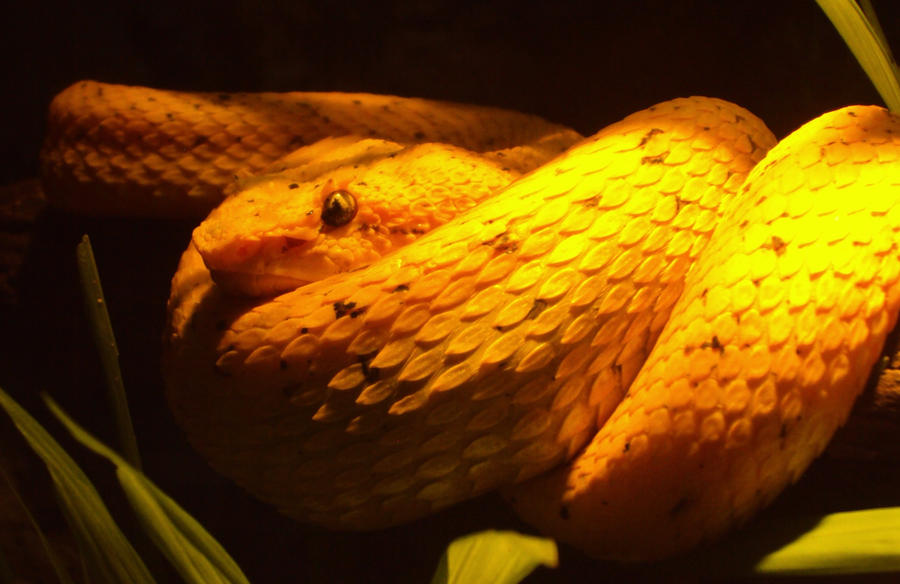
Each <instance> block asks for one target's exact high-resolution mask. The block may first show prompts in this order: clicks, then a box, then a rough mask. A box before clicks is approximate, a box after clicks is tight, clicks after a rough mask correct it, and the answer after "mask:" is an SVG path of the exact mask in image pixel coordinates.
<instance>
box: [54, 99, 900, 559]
mask: <svg viewBox="0 0 900 584" xmlns="http://www.w3.org/2000/svg"><path fill="white" fill-rule="evenodd" d="M43 164H44V180H45V185H46V189H47V191H48V194H50V195H51V196H53V197H55V198H56V200H57V201H58V203H57V204H59V205H60V206H62V207H64V208H70V209H79V210H87V211H89V212H105V213H113V214H126V215H127V214H142V215H151V216H169V215H177V216H198V218H199V217H202V216H203V215H205V214H206V213H208V212H209V211H210V210H212V209H213V208H214V207H216V205H218V204H219V202H220V201H222V199H223V196H224V194H230V195H231V196H230V197H228V198H227V199H225V201H224V202H223V203H222V204H221V205H219V206H218V207H217V208H215V210H213V211H212V212H211V213H210V214H209V216H208V218H206V219H205V220H204V221H203V222H202V223H201V224H200V225H199V226H198V227H197V229H196V230H195V231H194V235H193V240H192V242H191V245H190V246H189V247H188V249H187V251H186V252H185V253H184V255H183V257H182V260H181V264H180V266H179V269H178V272H177V273H176V274H175V277H174V279H173V282H172V293H171V297H170V299H169V323H168V329H167V333H166V339H165V364H164V365H165V374H166V379H167V396H168V399H169V402H170V404H171V407H172V410H173V412H174V414H175V417H176V419H177V420H178V421H179V423H180V424H181V426H182V427H183V428H184V429H185V431H186V433H187V434H188V437H189V438H190V441H191V443H192V444H193V445H194V446H195V447H196V448H197V450H199V451H200V452H201V453H202V454H203V455H204V456H205V457H206V458H207V459H208V460H209V461H210V463H211V464H212V465H213V467H215V468H216V469H218V470H219V471H220V472H222V473H223V474H225V475H227V476H229V477H231V478H232V479H234V480H235V481H236V482H237V483H239V484H240V485H242V486H243V487H245V488H246V489H247V490H249V491H250V492H252V493H254V494H255V495H256V496H258V497H259V498H261V499H263V500H265V501H267V502H270V503H272V504H274V505H275V506H277V507H278V508H279V509H280V510H281V511H282V512H284V513H286V514H288V515H290V516H293V517H296V518H298V519H300V520H303V521H309V522H315V523H319V524H322V525H325V526H327V527H330V528H335V529H375V528H381V527H387V526H390V525H394V524H397V523H400V522H405V521H409V520H412V519H416V518H418V517H422V516H424V515H427V514H429V513H432V512H434V511H436V510H438V509H442V508H445V507H447V506H449V505H451V504H453V503H455V502H458V501H461V500H464V499H467V498H471V497H474V496H477V495H479V494H482V493H485V492H488V491H491V490H495V489H498V488H503V489H505V493H506V495H507V497H508V498H509V500H510V501H511V502H512V504H513V506H514V507H515V508H516V510H517V511H518V512H519V513H520V515H521V516H522V517H523V518H524V519H525V520H526V521H528V522H530V523H532V524H533V525H535V526H536V527H537V528H538V529H540V530H541V531H543V532H544V533H547V534H549V535H551V536H554V537H557V538H559V539H560V540H562V541H566V542H569V543H572V544H573V545H575V546H577V547H579V548H581V549H582V550H584V551H586V552H587V553H589V554H591V555H595V556H600V557H612V558H624V559H649V558H658V557H663V556H667V555H671V554H674V553H678V552H681V551H684V550H686V549H688V548H690V547H692V546H694V545H696V544H697V543H698V542H700V541H703V540H706V539H709V538H712V537H715V536H717V535H719V534H721V533H722V532H724V531H725V530H727V529H728V528H731V527H733V526H734V525H737V524H739V523H741V522H743V521H744V520H746V519H747V518H748V517H750V516H751V515H752V514H753V513H754V512H755V511H757V510H758V509H760V508H761V507H763V506H764V505H766V504H767V503H768V502H770V501H771V500H772V499H773V498H774V497H775V496H776V495H777V494H778V493H779V492H780V491H781V490H782V489H783V488H784V487H785V486H786V485H787V484H789V483H791V482H793V481H795V480H796V479H797V478H798V477H799V476H800V475H801V474H802V472H803V471H804V470H805V468H806V467H807V466H808V465H809V463H810V462H811V461H812V460H813V459H814V458H815V456H817V455H818V454H819V453H820V452H821V451H822V449H824V447H825V445H826V444H827V443H828V440H829V439H830V437H831V435H832V434H833V432H834V431H835V429H836V428H837V427H838V426H839V425H840V424H841V423H842V422H843V421H844V419H845V418H846V416H847V415H848V413H849V411H850V408H851V406H852V403H853V400H854V399H855V397H856V395H857V394H858V393H859V392H860V391H861V389H862V387H863V385H864V383H865V380H866V377H867V375H868V374H869V371H870V370H871V368H872V365H873V364H874V363H875V361H876V359H877V357H878V355H879V352H880V351H881V348H882V346H883V344H884V339H885V336H886V334H887V332H888V331H889V330H890V329H891V328H892V327H893V325H894V322H895V321H896V316H897V311H898V308H900V306H898V304H900V287H898V286H897V280H898V277H900V246H898V243H897V242H898V237H897V231H898V230H900V204H898V203H900V120H898V118H897V117H896V116H893V115H891V114H889V113H888V112H887V111H885V110H884V109H881V108H877V107H862V106H854V107H848V108H844V109H841V110H838V111H835V112H831V113H828V114H825V115H823V116H821V117H820V118H817V119H815V120H813V121H811V122H809V123H808V124H806V125H805V126H803V127H802V128H800V129H799V130H797V131H796V132H794V133H793V134H791V135H790V136H788V137H787V138H785V139H784V140H782V141H781V142H779V143H778V144H777V145H776V139H775V137H774V136H773V135H772V134H771V132H770V131H769V130H768V129H767V128H766V127H765V125H764V123H763V122H762V121H761V120H759V119H758V118H756V117H755V116H754V115H753V114H751V113H750V112H748V111H747V110H745V109H743V108H741V107H739V106H736V105H734V104H731V103H728V102H725V101H722V100H718V99H712V98H703V97H692V98H683V99H675V100H672V101H668V102H664V103H660V104H657V105H655V106H652V107H650V108H647V109H645V110H642V111H639V112H637V113H635V114H632V115H630V116H628V117H626V118H625V119H623V120H622V121H620V122H618V123H615V124H612V125H611V126H609V127H607V128H605V129H603V130H601V131H600V132H598V133H597V134H595V135H593V136H591V137H589V138H586V139H582V138H581V136H579V135H578V134H577V133H575V132H573V131H571V130H568V129H566V128H564V127H562V126H558V125H555V124H551V123H548V122H545V121H543V120H540V119H539V118H535V117H533V116H527V115H523V114H518V113H513V112H506V111H503V110H497V109H493V108H482V107H474V106H462V105H458V104H450V103H443V102H433V101H428V100H417V99H407V98H395V97H387V96H374V95H367V94H315V93H294V94H221V95H215V94H199V93H178V92H166V91H159V90H151V89H145V88H128V87H121V86H113V85H105V84H99V83H94V82H83V83H80V84H76V85H74V86H72V87H71V88H69V89H68V90H66V91H65V92H63V93H62V94H60V96H58V97H57V99H56V100H55V101H54V103H53V104H52V106H51V113H50V124H49V130H48V139H47V142H46V145H45V150H44V153H43ZM547 471H549V472H547ZM542 473H545V474H542ZM539 475H540V476H539Z"/></svg>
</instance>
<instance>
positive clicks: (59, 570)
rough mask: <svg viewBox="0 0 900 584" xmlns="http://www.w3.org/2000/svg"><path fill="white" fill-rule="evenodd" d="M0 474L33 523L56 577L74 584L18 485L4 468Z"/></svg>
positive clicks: (32, 525) (64, 582) (29, 520)
mask: <svg viewBox="0 0 900 584" xmlns="http://www.w3.org/2000/svg"><path fill="white" fill-rule="evenodd" d="M0 476H2V477H3V481H4V482H5V483H6V487H7V489H9V492H10V493H12V495H13V497H14V498H15V499H16V503H18V505H19V507H20V508H21V509H22V512H23V513H24V514H25V517H26V518H27V519H28V522H29V523H30V524H31V528H32V529H33V530H34V533H35V534H36V535H37V537H38V541H40V542H41V547H42V548H43V549H44V555H45V556H46V557H47V563H49V564H50V567H51V568H53V573H54V574H56V579H57V580H58V581H59V582H60V584H72V578H71V577H70V576H69V573H68V572H67V571H66V569H65V568H64V567H63V565H62V562H60V560H59V557H58V556H57V555H56V552H54V551H53V547H52V546H51V545H50V542H49V541H47V536H46V535H44V530H43V529H41V526H40V525H39V524H38V522H37V520H36V519H35V518H34V515H32V514H31V510H30V509H29V508H28V505H26V504H25V501H24V500H23V499H22V496H21V495H20V494H19V491H18V490H17V489H16V486H15V485H14V484H13V482H12V480H10V478H9V475H7V474H6V472H5V471H4V470H3V469H0ZM0 581H2V580H0Z"/></svg>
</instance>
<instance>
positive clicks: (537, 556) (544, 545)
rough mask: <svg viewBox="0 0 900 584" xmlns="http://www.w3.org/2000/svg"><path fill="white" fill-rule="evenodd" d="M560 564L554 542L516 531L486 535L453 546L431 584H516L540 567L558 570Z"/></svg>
mask: <svg viewBox="0 0 900 584" xmlns="http://www.w3.org/2000/svg"><path fill="white" fill-rule="evenodd" d="M558 563H559V554H558V551H557V549H556V543H555V542H554V541H553V540H552V539H546V538H542V537H533V536H529V535H522V534H520V533H516V532H513V531H482V532H478V533H473V534H471V535H465V536H463V537H460V538H457V539H455V540H453V541H452V542H450V545H449V546H447V549H446V551H445V552H444V555H443V556H441V561H440V563H439V564H438V568H437V571H436V572H435V574H434V576H433V577H432V578H431V584H468V583H470V582H491V583H496V584H515V583H516V582H521V581H522V579H523V578H525V576H527V575H528V574H530V573H531V572H532V571H533V570H534V569H535V568H536V567H538V566H540V565H544V566H547V567H549V568H555V567H556V566H557V564H558Z"/></svg>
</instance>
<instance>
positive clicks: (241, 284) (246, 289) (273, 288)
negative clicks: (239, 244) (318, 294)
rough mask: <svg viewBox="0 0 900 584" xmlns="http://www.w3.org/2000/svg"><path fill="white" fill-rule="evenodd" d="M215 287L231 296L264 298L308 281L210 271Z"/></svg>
mask: <svg viewBox="0 0 900 584" xmlns="http://www.w3.org/2000/svg"><path fill="white" fill-rule="evenodd" d="M210 275H211V276H212V279H213V281H214V282H215V283H216V286H218V287H219V288H221V290H222V291H223V292H225V293H226V294H228V295H231V296H250V297H265V296H276V295H278V294H280V293H282V292H286V291H289V290H293V289H294V288H299V287H300V286H305V285H306V284H309V283H310V281H309V280H303V279H299V278H294V277H291V276H284V275H281V274H257V273H250V272H240V271H231V270H210Z"/></svg>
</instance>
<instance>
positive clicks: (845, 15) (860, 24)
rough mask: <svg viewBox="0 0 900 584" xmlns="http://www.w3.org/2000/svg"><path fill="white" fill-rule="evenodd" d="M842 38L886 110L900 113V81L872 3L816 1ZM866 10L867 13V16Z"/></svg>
mask: <svg viewBox="0 0 900 584" xmlns="http://www.w3.org/2000/svg"><path fill="white" fill-rule="evenodd" d="M816 2H818V3H819V7H820V8H821V9H822V11H823V12H825V14H826V16H828V19H829V20H831V23H832V24H833V25H834V27H835V28H836V29H837V30H838V32H839V33H840V35H841V36H842V37H843V38H844V42H846V43H847V46H848V47H850V50H851V51H852V52H853V55H854V56H855V57H856V60H857V61H859V64H860V65H861V66H862V68H863V70H864V71H865V72H866V75H868V76H869V79H870V80H871V81H872V84H873V85H874V86H875V89H877V90H878V93H879V94H880V95H881V99H883V100H884V103H885V104H887V106H888V109H890V110H891V111H892V112H894V113H900V80H898V78H897V76H898V68H897V64H896V62H895V61H894V58H893V57H892V56H891V51H890V48H889V47H888V46H887V42H886V41H885V40H884V35H883V34H882V33H881V27H880V26H879V25H878V20H877V19H876V18H875V16H874V15H875V12H874V9H873V8H872V6H871V4H869V3H866V5H865V6H866V10H865V11H864V10H863V9H862V8H861V7H860V5H859V4H858V3H857V2H856V1H855V0H816ZM867 13H868V15H867Z"/></svg>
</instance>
